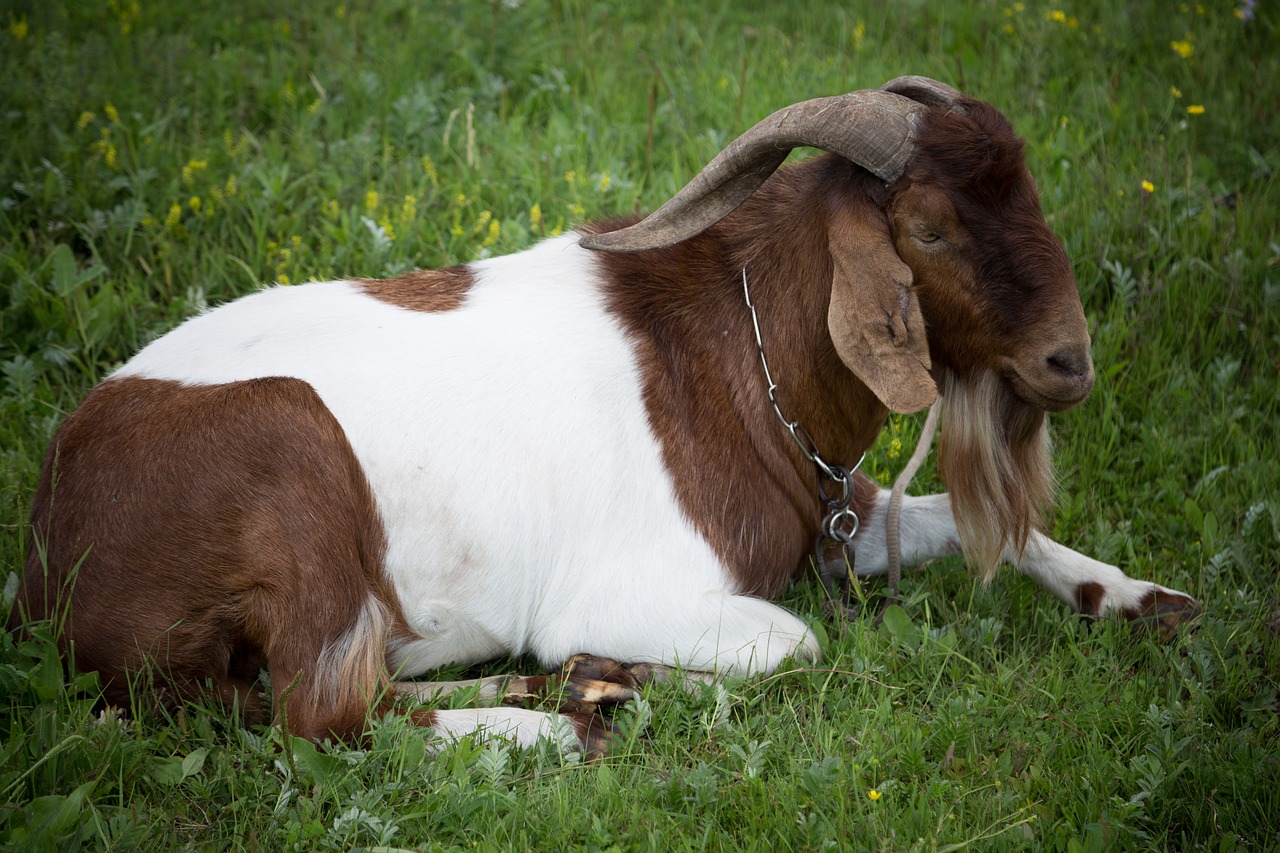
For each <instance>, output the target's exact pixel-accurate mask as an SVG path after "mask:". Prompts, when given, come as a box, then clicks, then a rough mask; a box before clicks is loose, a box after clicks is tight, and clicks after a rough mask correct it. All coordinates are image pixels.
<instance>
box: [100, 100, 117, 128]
mask: <svg viewBox="0 0 1280 853" xmlns="http://www.w3.org/2000/svg"><path fill="white" fill-rule="evenodd" d="M102 112H103V114H104V115H106V117H107V121H109V122H111V123H112V124H119V123H120V113H118V112H116V108H115V107H114V106H112V105H111V104H107V105H106V106H105V107H103V108H102Z"/></svg>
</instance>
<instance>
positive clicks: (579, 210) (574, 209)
mask: <svg viewBox="0 0 1280 853" xmlns="http://www.w3.org/2000/svg"><path fill="white" fill-rule="evenodd" d="M586 212H587V211H586V209H585V208H583V206H582V205H580V204H578V203H577V202H576V201H575V202H573V203H572V204H570V205H569V213H570V214H571V215H572V216H573V218H574V219H581V218H582V216H583V214H585V213H586Z"/></svg>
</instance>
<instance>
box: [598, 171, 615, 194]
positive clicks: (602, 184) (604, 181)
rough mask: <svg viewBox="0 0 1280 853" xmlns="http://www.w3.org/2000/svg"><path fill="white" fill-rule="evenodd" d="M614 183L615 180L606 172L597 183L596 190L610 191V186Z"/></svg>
mask: <svg viewBox="0 0 1280 853" xmlns="http://www.w3.org/2000/svg"><path fill="white" fill-rule="evenodd" d="M612 183H613V179H612V178H610V177H609V173H608V172H605V173H604V174H603V175H601V176H600V180H599V181H598V182H597V183H596V190H597V191H599V192H606V191H607V190H608V189H609V185H610V184H612Z"/></svg>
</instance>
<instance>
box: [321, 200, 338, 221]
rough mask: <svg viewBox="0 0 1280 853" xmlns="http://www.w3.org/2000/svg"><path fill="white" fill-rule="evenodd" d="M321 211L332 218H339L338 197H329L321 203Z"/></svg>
mask: <svg viewBox="0 0 1280 853" xmlns="http://www.w3.org/2000/svg"><path fill="white" fill-rule="evenodd" d="M320 211H321V212H322V213H323V214H324V215H325V216H327V217H329V218H330V219H337V218H338V200H337V199H336V198H327V199H325V200H324V201H322V202H321V203H320Z"/></svg>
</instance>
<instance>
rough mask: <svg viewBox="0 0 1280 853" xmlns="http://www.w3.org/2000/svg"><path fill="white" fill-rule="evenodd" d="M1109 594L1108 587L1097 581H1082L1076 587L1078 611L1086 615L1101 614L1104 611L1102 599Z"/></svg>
mask: <svg viewBox="0 0 1280 853" xmlns="http://www.w3.org/2000/svg"><path fill="white" fill-rule="evenodd" d="M1106 596H1107V588H1106V587H1104V586H1103V585H1102V584H1100V583H1097V582H1095V581H1089V582H1088V583H1082V584H1080V586H1078V587H1076V602H1075V603H1076V612H1077V613H1081V614H1084V615H1085V616H1099V615H1101V613H1102V600H1103V599H1104V598H1106Z"/></svg>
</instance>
